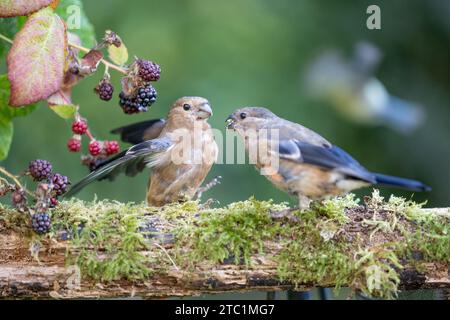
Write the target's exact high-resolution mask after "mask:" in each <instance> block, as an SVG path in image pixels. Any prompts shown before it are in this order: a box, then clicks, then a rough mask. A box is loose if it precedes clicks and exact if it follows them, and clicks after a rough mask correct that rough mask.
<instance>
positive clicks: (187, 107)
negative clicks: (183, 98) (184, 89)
mask: <svg viewBox="0 0 450 320" xmlns="http://www.w3.org/2000/svg"><path fill="white" fill-rule="evenodd" d="M191 108H192V107H191V105H190V104H187V103H186V104H185V105H183V109H184V110H185V111H189V110H191Z"/></svg>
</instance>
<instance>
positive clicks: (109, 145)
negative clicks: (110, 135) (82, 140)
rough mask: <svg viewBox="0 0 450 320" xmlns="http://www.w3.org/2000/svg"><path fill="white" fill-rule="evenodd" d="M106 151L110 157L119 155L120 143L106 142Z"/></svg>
mask: <svg viewBox="0 0 450 320" xmlns="http://www.w3.org/2000/svg"><path fill="white" fill-rule="evenodd" d="M105 151H106V154H107V155H108V156H111V155H113V154H116V153H119V151H120V146H119V143H118V142H117V141H106V142H105Z"/></svg>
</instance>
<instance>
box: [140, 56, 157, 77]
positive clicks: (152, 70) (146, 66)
mask: <svg viewBox="0 0 450 320" xmlns="http://www.w3.org/2000/svg"><path fill="white" fill-rule="evenodd" d="M136 64H137V66H138V72H139V77H141V78H142V80H144V81H158V80H159V78H160V77H161V67H160V66H159V65H158V64H156V63H154V62H152V61H148V60H142V59H139V60H137V61H136Z"/></svg>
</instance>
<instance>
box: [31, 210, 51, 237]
mask: <svg viewBox="0 0 450 320" xmlns="http://www.w3.org/2000/svg"><path fill="white" fill-rule="evenodd" d="M31 225H32V226H33V230H34V231H35V232H36V233H38V234H46V233H48V232H49V231H50V227H51V225H52V221H51V219H50V215H49V214H48V213H35V214H33V216H32V217H31Z"/></svg>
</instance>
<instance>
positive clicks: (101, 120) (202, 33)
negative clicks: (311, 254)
mask: <svg viewBox="0 0 450 320" xmlns="http://www.w3.org/2000/svg"><path fill="white" fill-rule="evenodd" d="M370 4H373V1H370V2H369V1H364V0H363V1H353V0H342V1H332V0H329V1H325V0H309V1H306V0H304V1H301V0H298V1H288V0H277V1H274V0H246V1H242V0H229V1H219V0H191V1H162V0H150V1H149V0H147V1H136V0H134V1H119V0H97V1H85V10H86V12H87V15H88V16H89V18H90V20H91V22H92V23H93V25H94V26H95V28H96V32H97V37H98V39H100V38H101V37H102V35H103V32H104V30H106V29H111V30H114V31H116V32H117V33H118V34H119V35H120V36H121V37H122V39H123V40H124V42H125V43H126V45H127V47H128V49H129V51H130V54H131V56H133V55H136V56H139V57H142V58H147V59H150V60H154V61H156V62H158V63H159V64H160V65H161V67H162V70H163V73H162V78H161V80H160V82H158V83H157V84H156V85H155V87H156V88H157V90H158V92H159V99H158V102H157V103H156V104H155V105H154V106H153V107H152V109H151V110H150V111H149V112H148V113H146V114H141V115H134V116H127V115H124V114H123V113H122V111H121V109H120V108H119V106H118V101H117V97H115V98H114V100H113V101H111V102H109V103H105V102H102V101H100V100H99V99H98V98H97V96H96V95H95V94H94V93H93V88H94V87H95V86H96V84H97V83H98V81H99V80H100V78H101V76H102V71H100V72H99V73H98V74H96V75H95V76H92V77H90V78H88V79H86V80H84V81H83V82H82V83H81V84H80V85H79V86H77V87H76V88H75V90H74V99H73V100H74V102H76V103H77V104H80V106H81V112H82V114H83V116H85V117H86V118H87V119H88V120H89V124H90V126H91V128H92V129H93V131H94V134H95V135H96V136H97V138H98V139H102V140H103V139H113V138H114V137H113V136H111V135H110V134H109V131H110V130H111V129H113V128H115V127H118V126H122V125H124V124H128V123H132V122H136V121H141V120H145V119H149V118H157V117H162V116H164V115H165V114H166V113H167V111H168V108H169V105H170V104H171V103H172V102H173V101H174V100H176V99H177V98H178V97H180V96H184V95H199V96H204V97H206V98H208V99H209V100H210V101H211V103H212V105H213V108H214V112H215V113H214V117H213V118H212V119H211V123H212V125H213V126H214V127H216V128H220V129H221V130H223V131H225V130H224V125H225V124H224V120H225V118H226V117H227V116H228V115H229V114H230V113H231V112H232V111H233V110H234V109H236V108H238V107H241V106H247V105H258V106H266V107H268V108H270V109H272V110H273V111H274V112H275V113H277V114H278V115H280V116H282V117H284V118H287V119H290V120H292V121H295V122H298V123H301V124H303V125H305V126H307V127H309V128H311V129H313V130H315V131H317V132H319V133H320V134H322V135H323V136H325V137H326V138H327V139H329V140H331V141H332V142H334V143H335V144H337V145H339V146H341V147H342V148H344V149H346V150H347V151H348V152H350V153H351V154H352V155H354V156H355V158H357V159H358V160H360V162H361V163H362V164H364V165H365V166H366V167H367V168H369V169H371V170H373V171H377V172H383V173H387V174H394V175H399V176H404V177H409V178H414V179H419V180H422V181H424V182H426V183H427V184H429V185H431V186H432V187H433V192H431V193H429V194H417V195H415V196H414V199H417V200H419V201H422V200H428V201H429V205H430V206H448V205H449V202H448V182H449V181H450V169H449V159H450V141H449V138H450V108H449V104H450V94H449V92H450V90H449V89H450V74H449V70H450V59H449V58H450V54H449V53H450V51H449V49H450V41H449V40H450V20H449V19H448V17H449V16H450V2H449V1H444V0H427V1H425V0H395V1H392V0H389V1H387V0H386V1H376V4H378V5H379V6H380V8H381V26H382V29H381V30H368V29H367V28H366V19H367V17H368V15H367V14H366V9H367V7H368V6H369V5H370ZM360 41H368V42H371V43H372V44H374V45H375V46H377V47H378V48H379V50H380V52H381V53H382V56H383V58H382V60H381V62H380V65H379V67H378V68H376V70H374V71H373V73H374V74H373V76H375V77H376V78H378V80H380V81H381V82H382V83H383V84H384V86H385V87H386V88H387V90H388V91H389V92H390V93H391V94H393V95H396V96H398V97H401V98H402V99H405V100H407V101H413V102H414V103H417V104H420V105H422V106H423V109H424V112H425V115H426V117H425V120H424V123H423V125H422V126H420V127H419V128H418V129H416V130H415V131H413V132H411V133H408V134H402V133H399V132H397V131H396V130H392V129H390V128H388V127H386V126H384V125H367V124H364V123H359V122H355V121H353V120H352V119H351V117H347V116H345V114H343V113H340V112H338V110H337V109H336V108H333V106H332V104H333V102H332V101H331V102H330V101H329V100H326V99H325V100H324V99H322V100H318V99H314V98H313V97H311V95H310V92H308V89H307V86H306V87H305V83H304V76H305V73H306V72H307V70H308V68H309V67H310V65H311V63H312V62H313V61H314V60H315V59H316V58H317V57H318V56H319V55H320V54H322V53H323V52H326V51H327V50H330V49H337V50H339V51H340V52H341V53H342V55H343V56H346V57H351V55H352V52H353V49H354V46H355V44H356V43H358V42H360ZM112 76H113V79H114V83H115V85H116V91H118V88H119V75H118V74H115V73H113V74H112ZM405 116H407V115H406V114H405ZM70 137H71V131H70V122H64V121H63V120H61V119H60V118H58V117H57V116H56V115H54V114H53V113H52V112H51V111H50V110H49V109H48V108H47V107H46V106H44V105H41V106H40V108H39V109H38V110H37V111H36V112H35V113H34V114H32V115H31V116H29V117H27V118H19V119H16V120H15V136H14V142H13V146H12V149H11V153H10V156H9V158H8V159H7V160H6V161H4V162H3V163H2V165H4V166H6V167H7V168H8V169H9V170H10V171H12V172H19V171H21V170H23V169H25V168H26V167H27V164H28V162H29V161H30V160H32V159H36V158H44V159H48V160H50V161H51V162H52V163H53V164H54V167H55V168H56V170H57V171H60V172H62V173H64V174H66V175H68V176H69V177H70V179H71V180H72V181H73V182H76V181H77V180H79V179H81V178H82V177H83V176H84V175H85V174H86V173H87V169H86V168H85V167H82V166H81V165H80V161H79V155H78V154H71V153H69V152H68V151H67V150H66V142H67V140H68V139H69V138H70ZM123 147H125V145H123ZM217 175H221V176H223V177H224V179H223V183H222V185H221V186H219V187H217V188H215V189H213V190H212V191H211V192H209V193H208V194H207V195H205V198H210V197H211V198H214V199H217V200H219V201H220V202H221V204H227V203H230V202H232V201H237V200H244V199H247V198H249V197H250V196H252V195H255V196H256V198H258V199H274V200H276V201H291V203H293V204H294V203H295V201H293V200H292V199H290V198H289V197H288V196H287V195H285V194H284V193H282V192H280V191H277V190H276V189H275V188H274V187H273V186H272V185H271V184H270V183H269V182H267V181H266V180H265V178H264V177H262V176H260V175H259V174H258V172H257V171H255V169H254V168H253V167H252V166H250V165H239V166H238V165H216V166H215V167H214V169H213V170H212V172H211V177H214V176H217ZM147 179H148V174H147V173H143V174H141V175H140V176H139V177H136V178H134V179H130V178H127V177H121V178H120V179H118V180H117V182H116V183H114V184H111V183H108V182H99V183H95V184H93V185H91V186H89V187H88V188H86V189H85V190H84V191H83V192H82V193H81V194H80V197H81V198H83V199H86V200H91V199H93V197H94V194H96V195H97V196H98V197H99V198H109V199H115V200H119V201H142V200H143V199H144V197H145V190H146V184H147ZM368 192H370V191H369V190H362V191H360V192H359V193H358V194H359V195H361V194H367V193H368ZM392 192H395V193H396V194H399V195H405V196H408V197H409V196H410V193H404V192H402V191H399V190H390V189H383V193H384V194H386V195H388V194H390V193H392Z"/></svg>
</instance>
